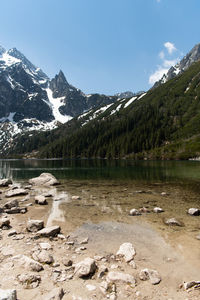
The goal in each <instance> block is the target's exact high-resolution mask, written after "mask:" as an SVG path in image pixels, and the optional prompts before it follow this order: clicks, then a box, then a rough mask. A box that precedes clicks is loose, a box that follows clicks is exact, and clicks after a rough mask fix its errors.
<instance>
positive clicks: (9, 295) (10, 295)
mask: <svg viewBox="0 0 200 300" xmlns="http://www.w3.org/2000/svg"><path fill="white" fill-rule="evenodd" d="M0 300H17V291H16V290H14V289H13V290H2V289H0Z"/></svg>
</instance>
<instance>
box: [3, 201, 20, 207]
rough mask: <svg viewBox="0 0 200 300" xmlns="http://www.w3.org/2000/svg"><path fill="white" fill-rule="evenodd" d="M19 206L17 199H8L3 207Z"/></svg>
mask: <svg viewBox="0 0 200 300" xmlns="http://www.w3.org/2000/svg"><path fill="white" fill-rule="evenodd" d="M18 206H19V202H18V201H17V200H15V199H14V200H10V201H8V202H6V203H5V204H4V206H3V208H4V209H10V208H12V207H18Z"/></svg>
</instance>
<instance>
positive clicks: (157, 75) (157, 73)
mask: <svg viewBox="0 0 200 300" xmlns="http://www.w3.org/2000/svg"><path fill="white" fill-rule="evenodd" d="M167 71H168V69H167V68H162V66H158V69H157V70H156V71H155V72H154V73H153V74H151V76H150V77H149V84H151V85H153V84H154V83H155V82H156V81H158V80H160V79H161V78H162V77H163V75H164V74H165V73H167Z"/></svg>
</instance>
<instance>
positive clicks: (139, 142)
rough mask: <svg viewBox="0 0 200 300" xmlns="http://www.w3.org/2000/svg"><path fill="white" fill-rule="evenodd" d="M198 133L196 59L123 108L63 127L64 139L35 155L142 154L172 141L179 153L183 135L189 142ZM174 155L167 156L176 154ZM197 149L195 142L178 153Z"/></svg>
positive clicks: (199, 108)
mask: <svg viewBox="0 0 200 300" xmlns="http://www.w3.org/2000/svg"><path fill="white" fill-rule="evenodd" d="M199 132H200V62H197V63H194V64H193V65H192V66H191V67H190V68H189V69H188V70H187V71H185V72H184V73H182V74H181V75H180V76H178V77H176V78H174V79H172V80H169V81H168V82H167V83H165V84H163V85H161V86H159V87H158V88H156V89H154V90H150V91H149V92H148V93H147V94H146V95H144V96H143V97H142V98H141V99H139V100H137V101H133V102H132V103H131V104H130V105H129V107H124V108H123V109H121V110H119V111H118V112H117V113H116V114H113V115H112V114H109V116H108V117H105V118H101V120H99V119H98V118H96V119H94V120H92V121H90V122H88V123H87V124H86V125H85V126H83V127H82V128H80V129H76V130H75V131H73V133H72V134H70V133H69V132H68V133H67V137H66V138H61V139H60V140H56V141H54V142H53V143H50V144H48V145H47V146H46V147H44V148H43V149H41V150H40V153H39V156H40V157H115V158H117V157H140V156H142V157H144V156H145V155H146V154H145V153H147V152H148V151H150V150H152V149H155V148H157V147H166V145H168V146H169V145H173V143H177V142H178V143H179V153H183V152H184V146H183V145H184V143H185V140H187V139H191V138H193V141H194V137H195V136H196V137H198V135H199ZM195 143H196V140H195ZM182 147H183V148H182ZM142 153H143V154H142ZM176 154H177V152H176V153H175V155H174V156H171V158H172V157H174V158H179V156H177V155H176ZM199 154H200V146H199V147H196V148H195V151H193V152H192V151H191V152H190V153H187V155H186V154H185V156H184V158H190V157H194V156H198V155H199ZM160 158H162V157H160ZM180 158H181V155H180Z"/></svg>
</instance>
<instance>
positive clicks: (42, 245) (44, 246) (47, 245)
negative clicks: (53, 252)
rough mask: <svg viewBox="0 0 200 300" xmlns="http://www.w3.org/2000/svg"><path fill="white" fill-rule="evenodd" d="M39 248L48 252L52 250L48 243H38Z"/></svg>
mask: <svg viewBox="0 0 200 300" xmlns="http://www.w3.org/2000/svg"><path fill="white" fill-rule="evenodd" d="M39 246H40V248H41V249H43V250H50V249H52V247H51V245H50V244H49V243H39Z"/></svg>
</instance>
